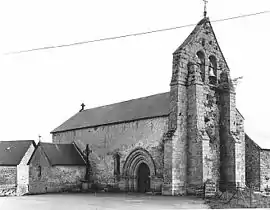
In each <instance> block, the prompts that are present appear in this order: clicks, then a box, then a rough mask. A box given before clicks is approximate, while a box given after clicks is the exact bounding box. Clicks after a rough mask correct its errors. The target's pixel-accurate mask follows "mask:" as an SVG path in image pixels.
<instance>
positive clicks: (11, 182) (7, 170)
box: [0, 166, 17, 195]
mask: <svg viewBox="0 0 270 210" xmlns="http://www.w3.org/2000/svg"><path fill="white" fill-rule="evenodd" d="M16 186H17V167H16V166H0V195H16Z"/></svg>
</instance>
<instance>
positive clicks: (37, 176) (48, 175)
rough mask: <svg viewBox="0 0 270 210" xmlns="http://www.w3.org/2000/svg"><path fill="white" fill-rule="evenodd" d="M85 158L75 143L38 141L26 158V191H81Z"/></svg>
mask: <svg viewBox="0 0 270 210" xmlns="http://www.w3.org/2000/svg"><path fill="white" fill-rule="evenodd" d="M85 172H86V161H85V159H84V156H83V154H82V153H81V151H80V150H79V149H78V148H77V146H76V145H75V144H52V143H44V142H39V143H38V145H37V148H36V150H35V152H34V154H33V156H32V158H31V159H30V161H29V193H30V194H39V193H47V192H63V191H80V190H81V180H83V179H84V176H85Z"/></svg>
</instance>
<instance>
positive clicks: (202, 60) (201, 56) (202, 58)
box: [196, 51, 205, 82]
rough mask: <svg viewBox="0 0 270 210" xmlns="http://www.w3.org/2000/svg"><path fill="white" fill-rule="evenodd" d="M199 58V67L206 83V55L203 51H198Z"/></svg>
mask: <svg viewBox="0 0 270 210" xmlns="http://www.w3.org/2000/svg"><path fill="white" fill-rule="evenodd" d="M196 55H197V57H198V58H199V63H198V64H199V66H200V72H201V78H202V81H203V82H204V80H205V55H204V53H203V52H202V51H198V52H197V53H196Z"/></svg>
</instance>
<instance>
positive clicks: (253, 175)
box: [245, 135, 261, 190]
mask: <svg viewBox="0 0 270 210" xmlns="http://www.w3.org/2000/svg"><path fill="white" fill-rule="evenodd" d="M245 149H246V155H245V158H246V162H245V167H246V185H247V186H248V187H254V188H255V189H257V190H260V171H261V168H260V165H261V163H260V162H261V161H260V159H261V158H260V150H261V148H260V147H259V146H258V145H257V144H256V143H255V142H254V141H252V139H251V138H250V137H249V136H248V135H245Z"/></svg>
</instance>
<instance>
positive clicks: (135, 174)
mask: <svg viewBox="0 0 270 210" xmlns="http://www.w3.org/2000/svg"><path fill="white" fill-rule="evenodd" d="M123 175H124V177H125V186H126V189H127V190H128V191H133V192H142V193H143V192H147V191H149V190H150V189H151V187H152V186H151V178H152V177H155V175H156V167H155V164H154V160H153V158H152V157H151V155H150V153H149V152H148V151H147V150H145V149H143V148H137V149H135V150H133V151H132V152H131V153H130V154H129V156H128V157H127V159H126V161H125V164H124V166H123Z"/></svg>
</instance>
